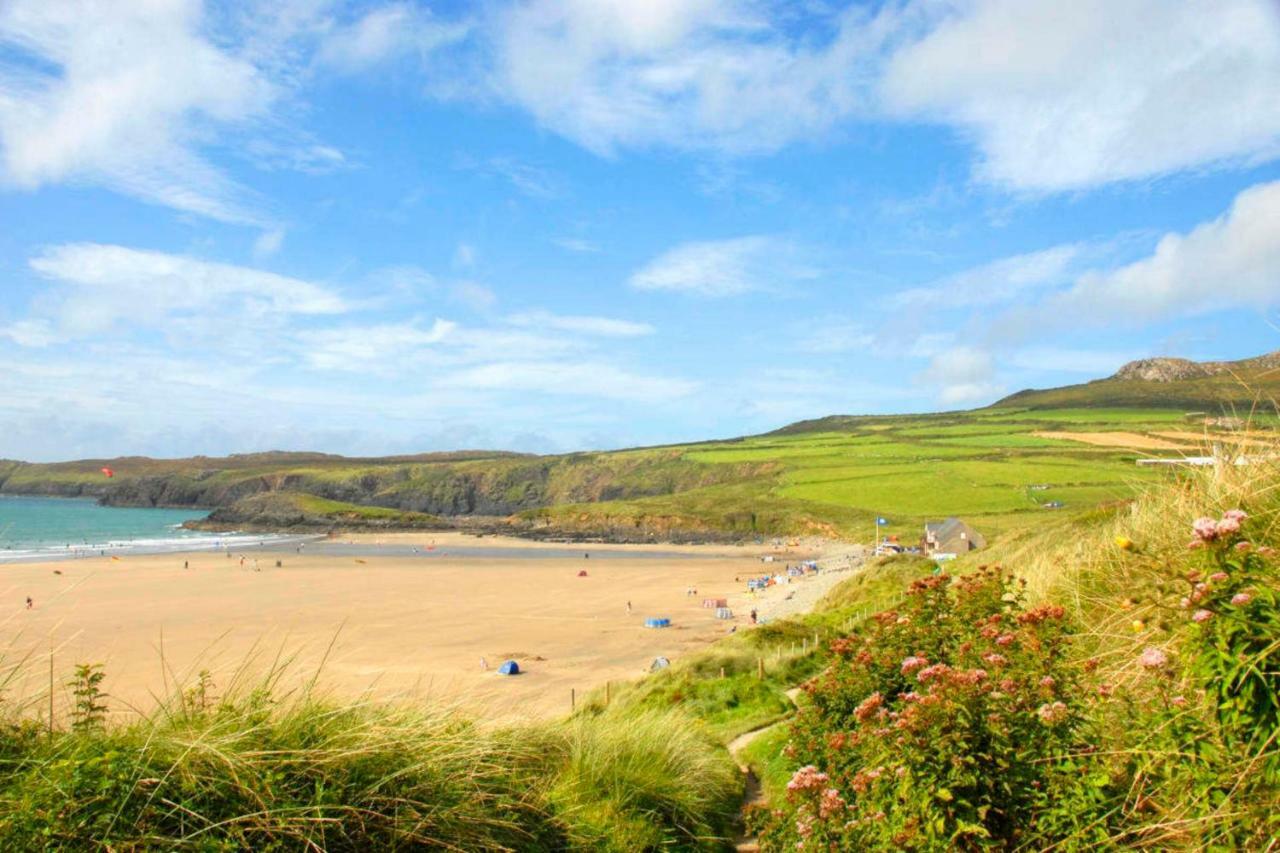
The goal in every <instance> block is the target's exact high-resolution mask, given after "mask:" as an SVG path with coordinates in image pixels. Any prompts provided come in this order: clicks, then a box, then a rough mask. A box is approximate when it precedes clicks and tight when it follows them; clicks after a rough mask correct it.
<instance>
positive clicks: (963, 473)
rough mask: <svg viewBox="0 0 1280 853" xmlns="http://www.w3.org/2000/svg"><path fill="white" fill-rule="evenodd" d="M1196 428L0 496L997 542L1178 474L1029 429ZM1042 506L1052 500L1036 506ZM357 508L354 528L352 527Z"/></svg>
mask: <svg viewBox="0 0 1280 853" xmlns="http://www.w3.org/2000/svg"><path fill="white" fill-rule="evenodd" d="M1202 421H1203V419H1202V418H1201V419H1198V420H1197V419H1191V418H1188V416H1187V415H1186V414H1185V413H1184V412H1183V411H1181V410H1177V409H1150V408H1141V409H1107V408H1099V409H1088V408H1064V409H1030V408H1008V407H1006V408H990V409H980V410H976V411H971V412H951V413H944V414H936V415H904V416H868V417H843V416H841V417H832V418H823V419H821V420H817V421H810V422H805V423H801V424H793V425H791V426H789V427H786V428H784V429H781V430H778V431H777V432H774V433H769V434H766V435H759V436H752V437H747V438H742V439H736V440H730V441H716V442H702V443H697V444H689V445H678V446H669V447H658V448H639V449H631V450H620V451H612V452H600V453H573V454H565V455H560V456H530V455H519V454H503V453H472V454H436V455H426V456H414V457H390V458H382V459H347V458H343V457H340V456H323V455H319V454H259V455H256V456H240V457H230V458H227V459H209V458H200V457H198V458H195V459H185V460H152V459H121V460H85V461H82V462H68V463H59V464H52V465H31V464H25V463H0V492H9V493H36V494H57V495H82V496H92V497H98V498H100V499H102V500H104V501H106V502H108V503H115V504H121V505H134V506H137V505H143V506H146V505H171V506H204V507H219V508H227V509H226V511H225V512H224V513H223V515H224V516H225V517H226V518H228V519H230V520H231V521H232V522H233V523H246V524H257V525H258V526H262V527H268V526H271V524H273V523H274V521H273V516H272V515H271V514H270V513H268V512H266V511H265V508H266V507H273V508H275V509H278V508H279V504H278V503H268V502H264V501H261V500H258V498H259V497H260V496H262V495H263V494H264V493H275V492H280V493H295V494H297V495H298V496H299V498H300V499H301V498H305V502H304V503H301V504H295V506H300V507H303V508H305V510H306V512H307V513H308V515H310V516H312V517H313V518H312V522H313V523H323V521H324V520H325V519H324V518H322V517H321V516H324V515H325V514H326V513H327V514H328V515H331V516H332V519H331V521H332V524H333V525H334V526H342V525H343V524H348V523H350V522H351V520H352V519H353V518H356V519H357V520H359V521H361V522H368V521H373V520H381V521H383V522H384V523H390V524H394V523H395V521H394V519H395V518H396V517H397V516H396V513H415V514H428V515H432V516H439V517H441V518H445V519H448V518H450V517H458V516H489V517H494V516H496V517H504V518H509V519H510V522H504V527H505V528H506V529H512V530H514V531H516V532H520V531H521V530H522V529H523V530H530V531H532V530H539V531H542V532H551V533H555V534H563V535H582V536H606V537H611V538H616V539H627V540H652V539H664V538H672V539H679V538H687V539H697V538H706V537H717V538H730V539H750V538H758V537H765V536H800V535H822V536H827V537H839V538H851V539H856V540H866V539H868V538H870V536H871V535H873V533H872V531H873V530H874V525H873V521H874V519H875V518H876V517H879V516H883V517H885V518H887V519H889V521H890V524H889V525H888V526H887V527H886V528H885V529H884V530H883V531H882V532H884V533H886V534H890V535H898V536H899V537H901V538H902V540H903V541H914V540H915V539H916V538H917V537H918V536H919V532H920V526H921V525H922V524H923V522H925V521H926V520H932V519H939V518H943V517H946V516H951V515H955V516H962V517H964V518H965V519H966V520H967V521H969V522H970V523H971V524H974V525H977V526H978V527H979V529H981V530H982V531H983V532H985V533H1000V532H1002V531H1005V530H1010V529H1018V528H1023V527H1028V526H1035V525H1037V524H1038V523H1039V520H1041V519H1045V518H1046V517H1047V516H1049V515H1052V514H1058V515H1063V514H1066V515H1071V514H1074V513H1077V512H1081V511H1087V510H1089V509H1092V508H1094V507H1096V506H1098V505H1099V504H1101V503H1105V502H1108V501H1114V500H1118V499H1124V498H1127V497H1130V496H1132V495H1134V494H1135V493H1136V492H1137V491H1139V490H1141V489H1144V488H1146V487H1149V486H1150V485H1152V484H1155V483H1158V482H1161V481H1165V480H1168V479H1169V478H1170V477H1175V476H1177V473H1176V471H1171V470H1170V469H1152V468H1146V467H1139V466H1138V465H1136V464H1135V462H1136V460H1137V459H1138V458H1141V457H1143V456H1177V455H1179V451H1170V450H1159V451H1144V450H1136V449H1130V448H1125V447H1109V446H1097V445H1094V444H1086V443H1083V442H1079V441H1072V440H1070V439H1065V438H1047V437H1044V436H1043V435H1040V434H1039V433H1047V432H1054V433H1068V434H1069V433H1072V432H1090V433H1107V432H1120V431H1123V432H1126V433H1130V434H1139V435H1142V434H1144V433H1153V434H1154V433H1156V432H1160V431H1170V430H1182V431H1186V432H1188V433H1189V434H1192V435H1206V436H1207V437H1208V438H1210V439H1213V440H1224V439H1226V440H1229V439H1230V437H1231V433H1230V432H1224V431H1219V432H1218V433H1217V434H1215V433H1214V432H1212V431H1210V432H1205V430H1206V427H1205V425H1204V424H1203V422H1202ZM1251 427H1252V430H1253V431H1254V434H1255V435H1257V434H1262V435H1263V436H1264V437H1266V436H1275V435H1277V433H1276V429H1277V425H1276V421H1275V418H1274V417H1271V418H1262V417H1256V418H1254V420H1253V422H1252V424H1251ZM1210 429H1211V430H1212V429H1213V428H1210ZM1166 440H1167V439H1166ZM1198 445H1199V442H1198V441H1196V440H1192V441H1190V442H1188V443H1187V444H1186V447H1185V452H1187V453H1191V454H1196V453H1203V452H1205V450H1204V448H1203V447H1200V446H1198ZM103 464H110V465H111V466H112V467H113V468H114V469H115V472H116V476H115V477H114V478H110V479H108V478H105V477H104V476H103V475H102V473H101V471H100V470H99V468H100V467H101V466H102V465H103ZM326 502H328V503H326ZM1049 503H1055V504H1058V503H1060V504H1061V505H1062V506H1061V507H1060V508H1056V509H1049V508H1046V507H1045V505H1046V504H1049ZM362 507H364V508H367V511H364V512H365V515H368V516H369V517H368V518H364V517H360V518H357V516H360V514H361V512H362V510H361V509H360V508H362ZM330 510H331V511H330ZM339 510H341V511H339ZM277 515H278V513H277ZM375 516H377V518H374V517H375ZM406 517H407V516H406ZM415 517H416V516H415Z"/></svg>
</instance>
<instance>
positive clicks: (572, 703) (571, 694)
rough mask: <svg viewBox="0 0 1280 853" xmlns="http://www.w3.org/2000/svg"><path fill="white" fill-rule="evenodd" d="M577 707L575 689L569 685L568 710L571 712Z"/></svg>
mask: <svg viewBox="0 0 1280 853" xmlns="http://www.w3.org/2000/svg"><path fill="white" fill-rule="evenodd" d="M577 707H578V697H577V695H576V691H575V690H574V689H573V688H572V687H570V688H569V712H570V713H572V712H573V711H574V710H576V709H577Z"/></svg>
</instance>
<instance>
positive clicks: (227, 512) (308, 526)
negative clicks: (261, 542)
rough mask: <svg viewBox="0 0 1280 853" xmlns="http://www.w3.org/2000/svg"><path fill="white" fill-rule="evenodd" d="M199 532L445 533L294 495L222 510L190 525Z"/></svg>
mask: <svg viewBox="0 0 1280 853" xmlns="http://www.w3.org/2000/svg"><path fill="white" fill-rule="evenodd" d="M187 526H188V527H191V528H194V529H199V530H272V531H279V530H286V531H321V530H334V529H342V530H442V529H446V528H448V527H449V524H448V523H447V522H445V521H443V520H442V519H439V518H436V517H435V516H431V515H426V514H424V513H418V512H402V511H400V510H394V509H384V508H382V507H362V506H355V505H353V504H344V503H340V502H338V501H328V500H323V499H320V498H314V497H312V496H310V495H300V494H295V493H291V492H270V493H267V494H260V495H253V496H251V497H247V498H244V499H242V500H239V501H236V502H235V503H233V504H231V505H230V506H224V507H219V508H218V509H216V510H214V511H213V512H212V513H211V514H210V515H209V517H208V518H206V519H203V520H201V521H196V522H188V523H187Z"/></svg>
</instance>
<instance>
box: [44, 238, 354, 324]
mask: <svg viewBox="0 0 1280 853" xmlns="http://www.w3.org/2000/svg"><path fill="white" fill-rule="evenodd" d="M30 266H31V269H33V270H34V271H35V272H36V273H38V274H39V275H40V276H42V277H44V278H45V279H48V280H49V281H50V282H52V283H53V284H54V289H53V290H52V292H50V293H47V294H45V296H44V298H42V300H41V301H40V303H39V305H40V308H39V309H38V310H40V311H42V312H44V313H45V314H47V317H45V318H44V319H46V320H48V321H50V322H52V323H53V324H54V325H55V326H56V328H57V330H58V332H59V333H60V334H63V335H68V336H72V337H76V336H83V335H90V334H96V333H99V332H103V331H105V330H109V329H111V328H113V327H116V326H122V327H125V328H126V329H136V328H139V327H150V328H158V327H163V326H164V325H165V324H166V323H169V322H171V321H174V320H177V319H181V318H199V319H201V320H202V322H207V323H209V324H211V325H212V324H217V323H220V322H226V323H232V324H234V323H237V322H241V321H243V322H248V321H257V322H262V321H264V320H266V319H269V318H272V317H279V316H286V315H331V314H341V313H344V312H345V311H347V310H348V307H349V306H348V305H347V303H346V301H345V300H344V299H343V298H342V297H341V296H340V295H338V294H337V293H336V292H335V291H333V290H332V289H330V288H327V287H324V286H322V285H319V284H315V283H313V282H309V281H304V280H302V279H297V278H291V277H289V276H283V275H277V274H276V273H270V272H264V271H261V270H256V269H252V268H249V267H242V266H236V265H233V264H223V263H215V262H210V261H204V260H199V259H196V258H191V257H187V256H184V255H175V254H169V253H165V252H154V251H147V250H143V249H132V248H128V247H125V246H112V245H102V244H98V243H68V244H64V245H60V246H52V247H49V248H47V249H45V250H44V251H42V252H41V253H40V254H38V255H36V256H35V257H33V258H32V259H31V261H30Z"/></svg>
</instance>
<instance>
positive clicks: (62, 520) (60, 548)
mask: <svg viewBox="0 0 1280 853" xmlns="http://www.w3.org/2000/svg"><path fill="white" fill-rule="evenodd" d="M207 514H208V513H207V512H204V511H201V510H192V509H153V508H150V507H145V508H144V507H115V506H101V505H100V504H98V503H97V501H94V500H92V499H84V498H45V497H25V496H16V495H0V563H13V562H19V561H26V560H44V559H75V558H77V557H88V556H94V557H97V556H102V555H117V554H126V553H128V554H161V553H166V552H172V551H200V550H216V549H220V548H233V547H236V546H247V545H249V544H258V543H264V542H271V541H273V540H279V539H283V538H285V537H272V536H261V535H252V534H237V533H232V534H225V533H207V532H203V531H198V530H186V529H184V528H183V527H182V523H183V522H185V521H194V520H196V519H199V518H204V517H205V516H206V515H207Z"/></svg>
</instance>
